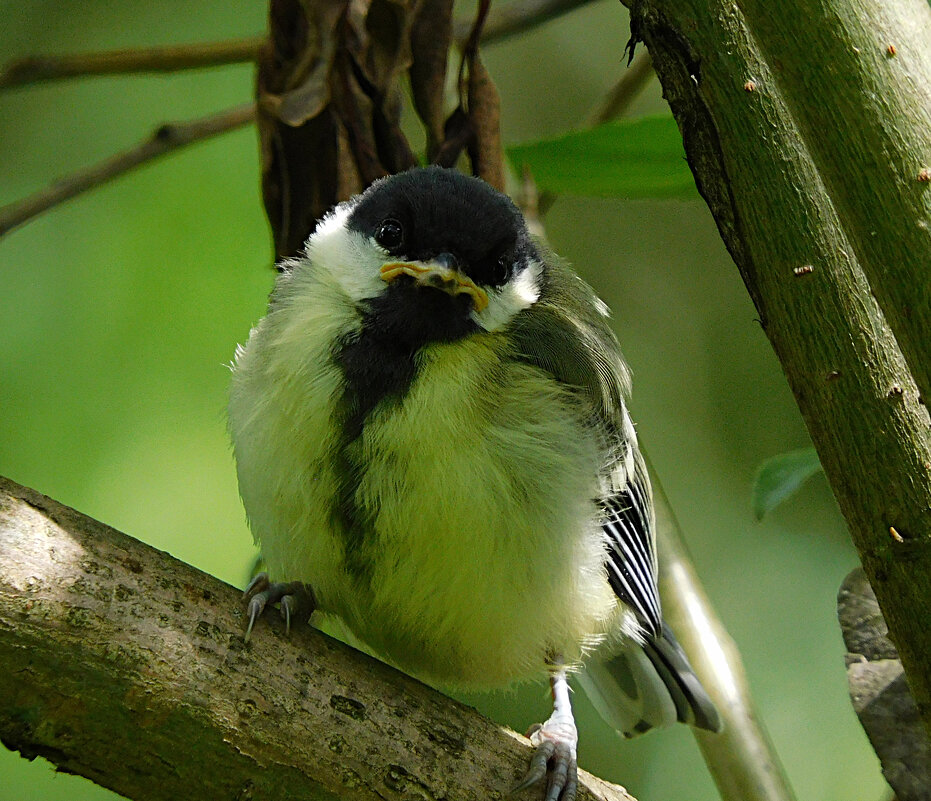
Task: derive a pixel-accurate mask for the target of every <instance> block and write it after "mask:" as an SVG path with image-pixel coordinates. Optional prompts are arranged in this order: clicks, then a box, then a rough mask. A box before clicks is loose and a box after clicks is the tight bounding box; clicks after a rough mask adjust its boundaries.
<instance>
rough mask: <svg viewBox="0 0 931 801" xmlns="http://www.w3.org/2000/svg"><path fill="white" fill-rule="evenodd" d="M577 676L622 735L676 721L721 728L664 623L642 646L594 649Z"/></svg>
mask: <svg viewBox="0 0 931 801" xmlns="http://www.w3.org/2000/svg"><path fill="white" fill-rule="evenodd" d="M579 679H580V681H581V684H582V686H583V688H584V689H585V692H586V693H587V694H588V696H589V697H590V698H591V699H592V703H594V705H595V708H596V709H597V710H598V712H599V714H600V715H601V716H602V717H603V718H604V719H605V721H607V722H608V723H609V724H610V725H611V726H613V727H614V728H615V729H617V730H618V731H619V732H621V734H623V735H624V736H625V737H635V736H636V735H638V734H643V733H644V732H646V731H649V730H650V729H653V728H659V727H662V726H669V725H672V724H673V723H675V722H676V721H680V722H682V723H688V724H689V725H690V726H695V727H697V728H699V729H707V730H708V731H720V730H721V718H720V716H719V715H718V711H717V709H716V708H715V706H714V704H713V703H712V701H711V699H710V698H709V697H708V694H707V693H706V692H705V689H704V687H702V685H701V682H700V681H699V680H698V677H697V676H696V675H695V672H694V671H693V670H692V666H691V665H690V664H689V661H688V659H687V658H686V656H685V653H684V652H683V651H682V647H681V646H680V645H679V643H678V642H677V641H676V638H675V637H674V636H673V634H672V632H671V631H670V630H669V627H668V626H666V625H664V626H663V631H662V633H661V634H659V635H656V636H652V635H647V636H646V637H645V640H644V643H643V646H642V647H641V646H640V645H638V644H636V643H631V644H630V646H629V647H627V648H625V649H623V650H622V651H620V652H619V653H616V654H613V655H610V656H606V657H599V656H598V655H595V656H594V657H592V658H591V659H590V660H589V662H588V663H587V664H586V666H585V670H584V671H583V672H582V673H581V674H580V676H579Z"/></svg>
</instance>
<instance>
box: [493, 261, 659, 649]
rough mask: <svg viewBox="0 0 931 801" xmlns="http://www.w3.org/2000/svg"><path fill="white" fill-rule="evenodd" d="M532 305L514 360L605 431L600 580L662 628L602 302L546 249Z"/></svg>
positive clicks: (647, 526)
mask: <svg viewBox="0 0 931 801" xmlns="http://www.w3.org/2000/svg"><path fill="white" fill-rule="evenodd" d="M541 253H542V254H543V263H544V270H543V276H542V280H543V284H542V287H541V292H540V297H539V299H538V300H537V302H536V303H534V304H533V306H531V307H530V308H528V309H525V310H524V311H523V312H521V313H519V314H518V315H516V316H515V318H514V320H513V321H512V322H511V324H510V331H509V333H510V335H511V337H512V341H513V342H514V343H515V347H516V349H517V356H518V358H520V359H522V360H524V361H526V362H528V363H530V364H533V365H535V366H536V367H539V368H540V369H541V370H544V371H545V372H547V373H549V374H550V375H552V376H553V377H554V378H555V379H556V380H557V381H559V382H560V383H562V384H565V385H567V386H569V387H572V388H573V389H574V390H576V391H577V392H578V393H579V394H580V395H581V396H582V397H583V398H585V399H586V400H587V401H588V402H589V403H590V405H591V408H592V413H593V415H595V416H596V419H598V420H599V421H600V423H601V426H602V428H603V430H604V432H605V450H606V458H605V465H604V482H603V483H604V486H605V491H604V497H602V498H600V499H599V503H600V505H601V507H602V509H603V512H604V516H603V520H602V530H603V532H604V538H605V553H606V560H605V561H606V568H607V573H608V581H609V582H610V584H611V587H612V588H613V589H614V592H615V593H616V594H617V596H618V597H619V598H620V599H621V600H622V601H623V602H624V603H626V604H627V605H628V606H630V607H631V609H633V611H634V612H635V613H636V615H637V617H638V619H639V620H640V623H641V625H642V626H643V628H644V629H645V631H646V632H647V633H649V634H653V635H658V634H659V633H660V632H661V631H662V613H661V610H660V602H659V592H658V590H657V579H656V545H655V525H654V517H653V498H652V491H651V489H650V481H649V477H648V476H647V471H646V467H645V465H644V462H643V458H642V457H641V455H640V452H639V450H638V448H637V436H636V433H635V432H634V428H633V425H632V423H631V421H630V417H629V415H628V414H627V408H626V405H625V403H624V398H625V396H626V395H628V394H629V392H630V373H629V371H628V369H627V365H626V364H625V363H624V359H623V358H622V356H621V351H620V346H619V345H618V342H617V338H616V337H615V336H614V332H613V331H612V330H611V328H610V326H609V325H608V311H607V308H606V307H605V305H604V303H603V302H602V301H601V300H600V299H599V298H598V296H597V295H596V294H595V292H594V291H593V290H592V288H591V287H589V286H588V284H586V283H585V282H584V281H582V279H581V278H579V277H578V276H577V275H576V274H575V273H574V272H572V271H571V270H570V269H568V268H567V267H565V266H564V265H563V264H562V263H561V262H559V260H558V259H557V258H556V257H555V256H553V255H552V254H551V253H549V252H548V251H545V250H543V249H542V248H541Z"/></svg>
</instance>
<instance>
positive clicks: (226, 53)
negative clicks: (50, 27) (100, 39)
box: [0, 36, 265, 91]
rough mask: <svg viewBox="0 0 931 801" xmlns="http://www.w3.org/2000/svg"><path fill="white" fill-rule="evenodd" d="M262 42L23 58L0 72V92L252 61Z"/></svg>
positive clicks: (259, 38)
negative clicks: (81, 79)
mask: <svg viewBox="0 0 931 801" xmlns="http://www.w3.org/2000/svg"><path fill="white" fill-rule="evenodd" d="M264 43H265V37H264V36H254V37H252V38H249V39H235V40H232V41H227V42H197V43H195V44H186V45H169V46H167V47H144V48H139V49H133V50H110V51H106V52H102V53H76V54H74V55H69V56H26V57H25V58H20V59H16V60H15V61H11V62H9V63H8V64H7V65H6V67H5V68H4V69H3V71H2V72H0V91H2V90H4V89H13V88H15V87H19V86H29V85H31V84H35V83H44V82H46V81H55V80H60V79H63V78H75V77H78V76H82V75H116V74H126V73H133V72H175V71H177V70H187V69H195V68H197V67H218V66H221V65H223V64H238V63H242V62H249V61H255V60H256V58H258V54H259V50H260V49H261V48H262V45H263V44H264Z"/></svg>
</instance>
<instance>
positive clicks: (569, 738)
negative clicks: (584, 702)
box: [511, 714, 579, 801]
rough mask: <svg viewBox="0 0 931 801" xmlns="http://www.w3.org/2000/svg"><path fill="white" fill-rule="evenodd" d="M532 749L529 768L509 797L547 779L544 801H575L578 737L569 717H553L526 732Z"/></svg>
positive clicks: (577, 770)
mask: <svg viewBox="0 0 931 801" xmlns="http://www.w3.org/2000/svg"><path fill="white" fill-rule="evenodd" d="M527 736H528V737H529V738H530V742H531V743H532V744H533V745H534V746H535V750H534V752H533V756H532V757H531V758H530V767H529V768H528V769H527V773H526V774H525V775H524V778H523V779H521V781H520V783H519V784H517V786H516V787H514V788H513V789H512V790H511V794H513V793H518V792H520V791H521V790H526V789H527V788H528V787H532V786H533V785H535V784H537V783H538V782H540V781H542V780H543V778H544V777H546V795H545V797H544V798H545V801H575V796H576V792H577V791H578V786H579V769H578V763H577V761H576V746H577V745H578V741H579V737H578V733H577V731H576V728H575V723H574V722H573V721H572V719H571V717H570V718H569V719H568V720H566V719H565V718H563V717H562V716H557V715H556V714H554V715H553V717H551V718H550V719H549V720H548V721H546V723H544V724H542V725H541V724H539V723H537V724H535V725H534V726H532V727H531V729H530V731H528V732H527Z"/></svg>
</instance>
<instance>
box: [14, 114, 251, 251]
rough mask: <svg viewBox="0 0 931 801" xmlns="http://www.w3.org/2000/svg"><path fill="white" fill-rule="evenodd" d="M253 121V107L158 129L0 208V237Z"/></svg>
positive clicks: (170, 124)
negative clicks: (146, 165)
mask: <svg viewBox="0 0 931 801" xmlns="http://www.w3.org/2000/svg"><path fill="white" fill-rule="evenodd" d="M254 119H255V105H254V104H253V103H246V104H245V105H243V106H237V107H236V108H232V109H229V110H227V111H222V112H220V113H219V114H211V115H210V116H208V117H203V118H201V119H199V120H192V121H190V122H173V123H167V124H165V125H161V126H159V127H158V128H157V129H156V130H155V132H154V133H153V134H152V136H151V137H149V139H147V140H146V141H145V142H142V143H141V144H139V145H137V146H136V147H134V148H131V149H130V150H127V151H124V152H123V153H118V154H116V155H115V156H111V157H110V158H108V159H106V160H105V161H102V162H100V163H99V164H95V165H94V166H92V167H88V168H87V169H84V170H81V171H80V172H76V173H73V174H72V175H69V176H68V177H67V178H65V179H63V180H61V181H58V182H56V183H54V184H52V185H51V186H50V187H48V188H47V189H43V190H42V191H40V192H37V193H36V194H34V195H30V196H29V197H27V198H24V199H23V200H18V201H16V202H14V203H10V204H9V205H7V206H3V207H2V208H0V236H3V235H4V234H6V233H8V232H9V231H11V230H13V229H14V228H16V227H17V226H19V225H22V224H23V223H25V222H27V221H28V220H30V219H32V218H33V217H35V216H37V215H38V214H41V213H42V212H44V211H47V210H48V209H50V208H52V207H53V206H56V205H58V204H59V203H63V202H64V201H66V200H68V199H69V198H72V197H74V196H75V195H79V194H81V193H82V192H86V191H87V190H88V189H93V188H94V187H95V186H100V185H101V184H103V183H106V182H107V181H110V180H113V179H114V178H116V177H118V176H120V175H123V173H126V172H129V171H130V170H132V169H134V168H135V167H138V166H140V165H141V164H144V163H145V162H147V161H152V160H153V159H156V158H158V157H159V156H164V155H165V154H166V153H170V152H171V151H173V150H177V149H178V148H182V147H186V146H187V145H190V144H193V143H194V142H200V141H201V140H204V139H209V138H210V137H212V136H216V135H218V134H222V133H226V132H227V131H232V130H234V129H236V128H241V127H242V126H243V125H246V124H248V123H250V122H252V121H253V120H254Z"/></svg>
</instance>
